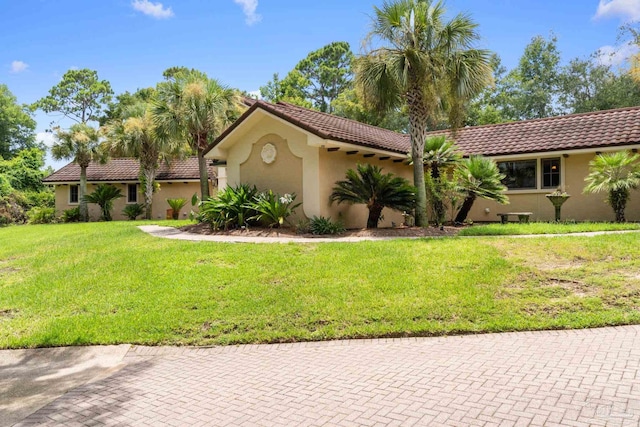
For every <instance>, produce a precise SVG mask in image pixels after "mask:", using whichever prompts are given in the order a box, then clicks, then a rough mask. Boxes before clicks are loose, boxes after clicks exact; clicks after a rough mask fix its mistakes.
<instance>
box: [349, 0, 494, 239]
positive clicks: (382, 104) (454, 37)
mask: <svg viewBox="0 0 640 427" xmlns="http://www.w3.org/2000/svg"><path fill="white" fill-rule="evenodd" d="M374 11H375V16H374V17H373V23H372V30H371V32H370V34H369V36H368V39H369V40H372V41H374V39H375V41H376V42H377V43H376V45H380V46H381V47H378V48H374V49H372V50H370V51H369V52H368V53H367V54H366V55H365V56H363V57H361V58H359V59H358V60H357V61H356V84H357V85H358V87H359V89H360V90H362V93H364V94H366V95H365V97H364V99H365V100H366V101H367V102H370V103H372V105H373V106H374V107H375V109H376V110H378V111H388V110H390V109H393V108H398V107H399V106H402V105H406V106H407V110H408V116H409V135H410V140H411V157H412V159H413V178H414V184H415V186H416V189H417V190H416V191H417V204H416V224H417V225H418V226H421V227H424V226H427V225H428V218H427V213H426V209H427V196H426V188H425V181H424V172H423V168H422V157H423V153H424V143H425V139H426V136H427V132H428V130H429V128H431V129H436V128H437V126H438V124H439V122H440V119H441V117H442V115H443V113H445V112H446V113H448V117H449V123H450V124H451V126H452V127H454V128H455V127H458V126H459V125H460V124H461V123H462V112H463V109H464V105H465V103H466V102H468V101H470V100H471V99H473V98H474V97H475V96H477V95H478V94H479V93H480V92H481V90H482V89H484V87H485V86H486V85H487V84H488V83H489V82H490V80H491V67H490V63H489V60H490V58H489V52H487V51H485V50H480V49H475V48H473V44H474V42H475V41H476V40H477V39H478V38H479V36H478V33H477V31H476V29H477V24H475V23H474V22H473V21H472V20H471V18H470V17H469V16H467V15H462V14H461V15H457V16H455V17H454V18H453V19H452V20H451V21H449V22H445V20H444V15H445V8H444V5H443V3H441V2H437V3H436V2H433V1H431V0H395V1H393V2H385V3H384V4H383V6H382V8H377V7H375V8H374Z"/></svg>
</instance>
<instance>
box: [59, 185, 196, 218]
mask: <svg viewBox="0 0 640 427" xmlns="http://www.w3.org/2000/svg"><path fill="white" fill-rule="evenodd" d="M112 185H113V186H115V187H116V188H119V189H120V191H121V192H122V194H123V196H124V197H122V198H120V199H116V200H115V201H114V202H113V210H112V211H111V215H112V216H113V219H114V220H117V221H118V220H126V219H127V217H126V216H125V215H124V214H123V213H122V210H123V209H124V208H125V206H126V205H127V199H126V194H127V185H126V184H122V183H114V184H112ZM96 186H97V185H95V184H88V185H87V193H88V194H91V193H92V192H93V191H94V190H95V188H96ZM194 193H198V194H199V193H200V184H199V183H197V182H187V183H183V182H175V183H172V184H169V183H167V182H163V183H160V190H159V191H157V192H156V193H155V194H154V195H153V209H152V217H153V218H154V219H165V218H166V211H167V209H169V204H168V203H167V200H166V199H175V198H179V197H182V198H185V199H187V205H186V206H185V207H184V208H183V209H182V211H181V213H180V217H181V218H183V219H184V218H187V217H188V215H189V212H190V211H191V210H197V208H196V207H192V206H191V197H192V196H193V194H194ZM55 195H56V212H57V214H58V215H61V214H62V212H63V211H65V210H67V209H73V208H75V207H77V206H78V205H77V204H74V205H71V204H69V186H68V185H56V187H55ZM138 203H140V204H143V203H144V196H143V195H142V193H141V190H140V185H138ZM89 218H90V219H91V221H97V220H99V219H100V207H99V206H98V205H96V204H93V203H89Z"/></svg>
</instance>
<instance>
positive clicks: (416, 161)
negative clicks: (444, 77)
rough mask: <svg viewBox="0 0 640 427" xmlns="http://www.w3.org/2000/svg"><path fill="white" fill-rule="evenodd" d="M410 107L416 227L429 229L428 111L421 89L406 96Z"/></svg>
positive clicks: (410, 91) (409, 92)
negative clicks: (427, 173)
mask: <svg viewBox="0 0 640 427" xmlns="http://www.w3.org/2000/svg"><path fill="white" fill-rule="evenodd" d="M406 98H407V106H408V107H409V138H410V140H411V159H412V160H413V185H414V186H415V187H416V190H417V192H416V215H415V218H416V225H417V226H418V227H427V226H428V225H429V219H428V217H427V189H426V186H425V182H424V165H423V158H424V143H425V140H426V139H427V121H428V118H429V116H428V110H427V108H426V106H425V105H424V100H423V98H422V94H421V91H420V90H419V89H414V90H409V91H408V92H407V95H406Z"/></svg>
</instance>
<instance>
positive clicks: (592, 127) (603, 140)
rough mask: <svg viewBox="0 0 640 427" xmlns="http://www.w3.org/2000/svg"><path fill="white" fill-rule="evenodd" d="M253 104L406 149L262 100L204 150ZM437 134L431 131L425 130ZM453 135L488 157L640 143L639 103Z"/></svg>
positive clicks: (362, 141) (388, 134)
mask: <svg viewBox="0 0 640 427" xmlns="http://www.w3.org/2000/svg"><path fill="white" fill-rule="evenodd" d="M258 108H261V109H263V110H265V111H268V112H270V113H272V114H274V115H275V116H277V117H280V118H282V119H283V120H286V121H288V122H290V123H292V124H294V125H296V126H298V127H300V128H302V129H305V130H307V131H309V132H311V133H313V134H315V135H317V136H319V137H321V138H324V139H331V140H335V141H341V142H347V143H351V144H355V145H361V146H364V147H370V148H378V149H382V150H388V151H392V152H396V153H407V152H409V151H410V142H409V137H408V135H405V134H399V133H396V132H392V131H389V130H386V129H381V128H378V127H375V126H369V125H366V124H363V123H359V122H356V121H353V120H349V119H345V118H342V117H337V116H333V115H330V114H325V113H321V112H318V111H314V110H310V109H307V108H303V107H298V106H295V105H291V104H287V103H283V102H279V103H277V104H271V103H268V102H265V101H255V102H253V105H251V108H249V110H247V111H246V112H245V113H244V114H243V115H242V116H241V117H240V119H238V121H236V122H235V123H234V124H233V125H232V126H231V127H230V128H228V129H227V130H226V131H225V132H223V134H222V135H220V137H219V138H218V139H217V140H216V141H215V142H214V143H213V144H212V146H211V147H210V148H209V150H211V148H213V147H214V146H215V145H217V144H218V143H220V142H221V141H222V140H223V139H224V138H225V137H226V136H227V135H229V133H231V132H232V131H233V130H234V129H235V128H236V127H237V126H238V125H239V124H240V123H242V121H244V119H245V118H246V117H248V116H249V115H251V114H252V113H253V112H254V111H255V110H256V109H258ZM442 133H443V132H442V131H436V132H431V133H430V135H439V134H442ZM455 139H456V142H457V144H458V146H459V147H460V149H461V150H462V151H463V152H464V153H465V154H484V155H487V156H497V155H502V154H523V153H534V152H545V151H560V150H574V149H581V148H600V147H612V146H624V145H631V144H637V143H640V107H631V108H622V109H617V110H605V111H596V112H591V113H583V114H572V115H566V116H558V117H550V118H546V119H537V120H528V121H522V122H513V123H504V124H499V125H487V126H475V127H467V128H463V129H459V130H458V132H457V134H456V137H455Z"/></svg>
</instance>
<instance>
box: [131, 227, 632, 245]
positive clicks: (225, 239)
mask: <svg viewBox="0 0 640 427" xmlns="http://www.w3.org/2000/svg"><path fill="white" fill-rule="evenodd" d="M138 228H139V229H140V230H142V231H144V232H145V233H148V234H151V235H152V236H155V237H163V238H165V239H174V240H189V241H192V242H221V243H330V242H333V243H336V242H365V241H378V240H394V239H424V238H431V239H442V238H444V237H443V236H431V237H430V236H420V237H407V236H401V237H357V236H349V237H289V236H282V237H249V236H225V235H208V234H195V233H187V232H184V231H180V230H178V229H177V228H174V227H164V226H160V225H141V226H139V227H138ZM627 233H640V230H622V231H591V232H586V233H568V234H520V235H513V236H460V237H463V238H473V239H475V238H487V237H489V238H490V237H495V238H501V237H502V238H504V237H508V238H521V239H527V238H534V237H565V236H575V237H595V236H602V235H605V234H627Z"/></svg>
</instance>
